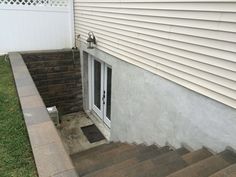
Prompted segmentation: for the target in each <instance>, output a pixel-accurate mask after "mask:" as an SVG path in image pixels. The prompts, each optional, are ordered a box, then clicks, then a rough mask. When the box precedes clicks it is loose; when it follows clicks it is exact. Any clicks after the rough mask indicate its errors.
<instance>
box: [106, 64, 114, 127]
mask: <svg viewBox="0 0 236 177" xmlns="http://www.w3.org/2000/svg"><path fill="white" fill-rule="evenodd" d="M111 78H112V69H111V68H110V67H109V66H108V65H105V79H104V80H105V82H104V88H105V93H106V102H105V105H104V122H105V123H106V124H107V126H109V127H110V124H111Z"/></svg>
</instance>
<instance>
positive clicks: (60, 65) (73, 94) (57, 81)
mask: <svg viewBox="0 0 236 177" xmlns="http://www.w3.org/2000/svg"><path fill="white" fill-rule="evenodd" d="M79 54H80V53H79V52H75V55H74V56H75V57H74V59H73V54H72V51H51V52H38V53H27V54H26V53H25V54H22V56H23V58H24V61H25V62H26V65H27V67H28V69H29V72H30V74H31V76H32V78H33V80H34V82H35V84H36V86H37V88H38V90H39V93H40V95H41V96H42V98H43V100H44V103H45V104H46V106H47V107H49V106H54V105H55V106H57V108H58V109H59V112H60V113H62V114H66V113H72V112H77V111H81V110H82V83H81V71H80V55H79Z"/></svg>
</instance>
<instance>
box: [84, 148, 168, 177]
mask: <svg viewBox="0 0 236 177" xmlns="http://www.w3.org/2000/svg"><path fill="white" fill-rule="evenodd" d="M167 152H170V149H169V148H168V147H163V148H158V147H156V146H154V145H153V146H147V147H146V146H143V148H142V149H140V150H139V151H137V153H135V154H132V153H131V154H130V153H129V154H128V155H124V157H125V159H126V160H123V161H120V162H117V159H116V160H115V162H117V163H111V162H114V161H110V163H109V166H107V167H106V168H103V169H100V170H97V171H94V172H93V173H89V174H87V175H86V177H95V176H97V177H98V176H102V177H106V176H109V175H111V174H112V175H113V173H115V172H116V171H118V170H121V169H123V168H129V167H131V166H134V165H136V164H138V163H139V162H141V161H144V160H147V159H151V158H155V157H156V156H159V155H161V154H164V153H167ZM132 156H133V157H132ZM127 158H128V159H127ZM121 159H123V158H122V157H121V158H119V160H121ZM119 160H118V161H119Z"/></svg>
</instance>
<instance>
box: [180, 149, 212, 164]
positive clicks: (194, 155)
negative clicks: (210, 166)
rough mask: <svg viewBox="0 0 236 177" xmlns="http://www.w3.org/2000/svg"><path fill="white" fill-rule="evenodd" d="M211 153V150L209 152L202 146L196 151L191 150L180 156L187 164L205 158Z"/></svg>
mask: <svg viewBox="0 0 236 177" xmlns="http://www.w3.org/2000/svg"><path fill="white" fill-rule="evenodd" d="M212 155H213V154H212V153H211V152H209V151H208V150H207V149H206V148H202V149H199V150H197V151H193V152H190V153H188V154H185V155H183V156H182V158H183V160H184V161H185V162H186V163H187V164H189V165H191V164H194V163H196V162H198V161H201V160H203V159H206V158H208V157H210V156H212Z"/></svg>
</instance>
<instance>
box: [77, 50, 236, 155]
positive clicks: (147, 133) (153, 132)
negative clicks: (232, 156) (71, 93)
mask: <svg viewBox="0 0 236 177" xmlns="http://www.w3.org/2000/svg"><path fill="white" fill-rule="evenodd" d="M83 50H85V51H87V52H89V53H90V54H92V55H94V56H96V57H97V58H99V59H100V60H103V61H105V62H106V63H108V64H109V65H111V66H112V72H113V74H112V75H113V77H112V104H111V105H112V106H111V109H112V110H111V112H112V116H111V117H112V121H111V140H114V141H126V142H136V143H147V144H153V143H154V144H158V145H161V146H163V145H165V144H166V143H168V144H170V145H172V146H174V147H176V148H178V147H180V146H181V144H186V145H188V146H189V147H191V148H192V149H198V148H201V147H202V146H205V147H208V148H210V149H212V150H214V151H222V150H224V149H225V147H227V146H230V147H232V148H234V149H236V141H235V134H236V110H235V109H233V108H231V107H228V106H226V105H224V104H222V103H220V102H217V101H214V100H212V99H210V98H208V97H206V96H203V95H201V94H198V93H196V92H194V91H191V90H189V89H187V88H185V87H183V86H180V85H178V84H175V83H174V82H171V81H169V80H166V79H164V78H162V77H160V76H158V75H155V74H152V73H151V72H148V71H145V70H144V69H142V68H139V67H136V66H134V65H132V64H129V63H127V62H124V61H121V60H119V59H117V58H115V57H113V56H111V55H108V54H106V53H104V52H102V51H99V50H96V49H95V50H87V49H86V47H85V46H82V47H81V51H83ZM82 53H83V52H82ZM84 60H86V57H84ZM86 70H87V68H83V72H85V73H86ZM84 81H86V79H85V80H84ZM86 82H87V81H86ZM84 85H86V83H84ZM84 90H86V88H84ZM85 97H88V95H85ZM85 107H86V106H85Z"/></svg>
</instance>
